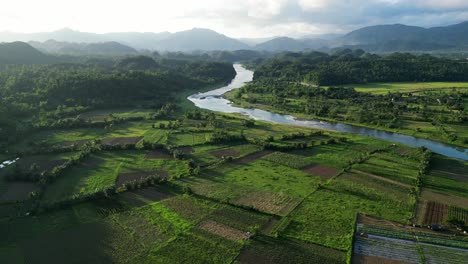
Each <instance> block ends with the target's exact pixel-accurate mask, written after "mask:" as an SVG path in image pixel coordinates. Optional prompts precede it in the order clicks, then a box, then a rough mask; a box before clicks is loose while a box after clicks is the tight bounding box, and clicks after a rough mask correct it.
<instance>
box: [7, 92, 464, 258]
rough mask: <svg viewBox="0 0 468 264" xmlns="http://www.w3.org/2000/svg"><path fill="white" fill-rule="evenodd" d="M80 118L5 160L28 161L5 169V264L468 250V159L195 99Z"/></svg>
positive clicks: (37, 136) (34, 138)
mask: <svg viewBox="0 0 468 264" xmlns="http://www.w3.org/2000/svg"><path fill="white" fill-rule="evenodd" d="M382 85H383V84H382ZM400 85H401V87H406V85H404V84H395V86H389V87H387V86H385V87H384V86H382V87H377V88H378V89H377V88H375V89H373V88H372V87H370V88H367V87H361V88H359V89H358V91H359V92H362V91H363V89H369V91H368V92H371V93H373V94H380V93H381V92H382V91H383V90H381V89H390V90H391V89H399V87H400ZM433 85H434V87H432V86H431V89H433V88H434V89H436V88H438V87H436V86H439V85H441V84H433ZM447 85H448V86H450V85H451V84H447ZM410 88H411V89H414V90H415V92H422V91H426V92H429V91H432V90H431V89H425V86H423V87H420V86H418V85H416V84H414V86H412V87H410ZM445 90H447V92H451V89H449V88H447V89H445V88H444V91H445ZM408 91H409V90H408ZM408 91H407V92H408ZM412 91H413V90H412ZM184 94H185V93H184ZM249 96H250V95H249ZM182 99H184V100H185V98H179V100H182ZM296 103H297V102H296ZM60 109H61V108H60ZM56 111H57V112H58V110H56ZM70 111H72V110H70ZM72 112H73V111H72ZM78 112H79V113H75V114H76V115H77V116H78V115H79V116H81V117H83V118H85V119H86V120H89V121H87V122H85V123H83V124H81V123H80V124H78V125H76V126H75V125H74V126H70V127H54V128H47V129H43V128H41V127H39V128H37V129H36V130H31V131H30V132H29V133H28V134H27V135H25V137H24V138H22V139H19V140H18V141H16V142H14V143H11V144H8V145H7V146H6V150H8V152H6V151H5V154H1V155H4V156H2V157H5V159H6V158H10V156H12V155H6V154H7V153H15V155H13V156H17V157H19V160H18V162H17V163H16V164H12V165H10V166H8V167H6V168H3V169H0V233H1V234H2V238H1V239H0V263H66V262H68V261H70V260H71V259H72V260H73V261H76V262H79V263H373V262H376V261H377V262H378V261H381V262H384V263H385V261H388V263H441V262H444V263H459V262H460V261H462V260H464V259H466V258H467V257H468V251H467V250H468V237H467V236H466V234H464V232H463V231H465V230H466V229H467V226H466V225H467V222H468V211H467V210H468V208H467V204H468V202H467V201H468V196H467V191H466V190H468V178H467V175H468V173H467V172H468V163H467V162H464V161H460V160H455V159H451V158H447V157H443V156H441V155H437V154H434V153H432V152H431V151H429V150H428V149H426V148H412V147H408V146H404V145H400V144H393V143H392V142H388V141H383V140H379V139H376V138H372V137H367V136H358V135H354V134H347V133H338V132H332V131H327V130H318V129H312V128H306V127H295V126H292V125H279V124H274V123H267V122H263V121H259V120H250V119H247V118H246V117H244V116H242V115H238V114H222V113H214V112H210V111H205V110H201V109H197V108H195V107H193V106H191V105H188V104H187V103H186V102H185V101H183V102H178V104H166V105H162V106H159V105H158V107H155V106H151V107H148V106H146V107H144V106H143V104H142V105H138V106H135V108H128V107H121V108H115V107H109V108H107V109H81V108H80V110H79V111H78ZM73 113H74V112H73ZM68 115H71V116H72V117H69V118H75V117H73V115H74V114H73V115H72V114H68V113H67V116H68ZM460 130H461V129H460ZM457 131H458V130H457ZM457 133H458V132H457ZM457 140H458V141H456V142H455V143H457V144H458V145H460V144H459V143H460V142H461V141H460V140H459V139H457ZM428 226H429V228H428ZM439 226H440V227H441V228H440V229H441V230H435V229H437V227H439ZM430 228H433V229H434V230H431V229H430Z"/></svg>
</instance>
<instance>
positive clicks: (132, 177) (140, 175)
mask: <svg viewBox="0 0 468 264" xmlns="http://www.w3.org/2000/svg"><path fill="white" fill-rule="evenodd" d="M154 175H157V176H158V177H159V178H160V179H167V178H168V177H169V174H168V173H167V172H166V171H157V172H156V171H145V172H128V173H122V174H119V175H118V176H117V180H116V182H115V186H117V187H121V186H123V185H125V183H128V182H133V181H141V180H144V179H147V178H148V177H151V176H154Z"/></svg>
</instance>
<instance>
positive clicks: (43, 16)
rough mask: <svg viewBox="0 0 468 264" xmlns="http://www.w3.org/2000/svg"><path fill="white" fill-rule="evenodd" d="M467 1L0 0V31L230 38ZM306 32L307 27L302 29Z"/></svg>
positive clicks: (437, 14) (431, 14) (333, 26)
mask: <svg viewBox="0 0 468 264" xmlns="http://www.w3.org/2000/svg"><path fill="white" fill-rule="evenodd" d="M467 13H468V0H367V1H366V0H196V1H195V0H74V1H73V0H41V1H37V0H4V1H2V8H1V10H0V31H3V30H11V31H23V32H38V31H51V30H56V29H59V28H63V27H70V28H73V29H77V30H80V31H90V32H99V33H102V32H116V31H140V32H141V31H151V32H161V31H166V30H167V31H172V32H173V31H180V30H186V29H190V28H193V27H206V28H211V29H214V30H217V31H219V32H222V33H225V34H226V35H228V36H233V37H256V36H258V37H265V36H268V35H300V34H313V33H317V32H318V33H322V32H323V33H326V32H327V31H329V32H338V31H344V30H349V29H354V28H357V27H361V26H366V25H371V24H376V23H379V24H380V23H411V24H413V25H420V26H432V25H438V24H439V25H443V24H450V23H457V22H460V21H461V20H463V19H468V17H467ZM309 31H311V32H309Z"/></svg>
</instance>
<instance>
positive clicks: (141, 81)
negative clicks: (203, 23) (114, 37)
mask: <svg viewBox="0 0 468 264" xmlns="http://www.w3.org/2000/svg"><path fill="white" fill-rule="evenodd" d="M102 64H104V63H102ZM235 74H236V72H235V70H234V68H233V66H232V64H229V63H220V62H190V61H185V62H183V61H177V64H175V63H171V62H159V63H158V62H155V61H152V59H151V58H145V57H136V58H133V59H131V58H126V59H124V60H122V61H117V62H115V64H114V65H113V66H110V67H109V66H101V64H99V65H98V64H87V65H84V64H55V65H9V66H7V67H4V68H3V69H2V70H0V127H1V128H2V129H1V130H0V145H1V143H2V141H5V140H8V138H9V137H12V136H18V135H20V134H21V132H22V131H25V130H28V129H29V128H32V127H37V126H42V125H41V124H47V125H48V126H49V127H54V126H56V125H59V126H64V125H70V126H73V125H74V124H75V123H76V122H86V120H80V119H73V120H72V119H66V122H65V121H63V122H58V121H61V118H62V117H63V115H62V114H63V113H67V112H72V113H76V111H83V110H87V109H97V108H101V109H102V108H115V107H147V108H153V109H154V110H155V111H157V110H158V109H160V108H161V107H162V106H164V105H166V104H168V103H171V102H174V98H175V97H176V96H178V95H180V93H183V92H186V91H193V92H194V93H195V92H196V91H197V89H201V88H203V87H206V86H209V85H210V86H211V85H214V84H217V83H222V82H223V83H225V82H228V81H230V80H232V78H234V76H235ZM59 109H60V111H59ZM49 123H50V124H49Z"/></svg>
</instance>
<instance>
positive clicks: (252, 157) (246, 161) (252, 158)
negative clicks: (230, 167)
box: [234, 150, 274, 165]
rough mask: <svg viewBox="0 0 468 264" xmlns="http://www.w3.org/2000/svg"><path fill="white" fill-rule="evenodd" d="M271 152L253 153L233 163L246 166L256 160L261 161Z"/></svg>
mask: <svg viewBox="0 0 468 264" xmlns="http://www.w3.org/2000/svg"><path fill="white" fill-rule="evenodd" d="M273 152H274V151H272V150H262V151H259V152H255V153H252V154H249V155H247V156H244V157H242V158H240V159H237V160H235V161H234V163H236V164H242V165H247V164H249V163H251V162H254V161H256V160H258V159H261V158H263V157H264V156H266V155H268V154H271V153H273Z"/></svg>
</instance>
